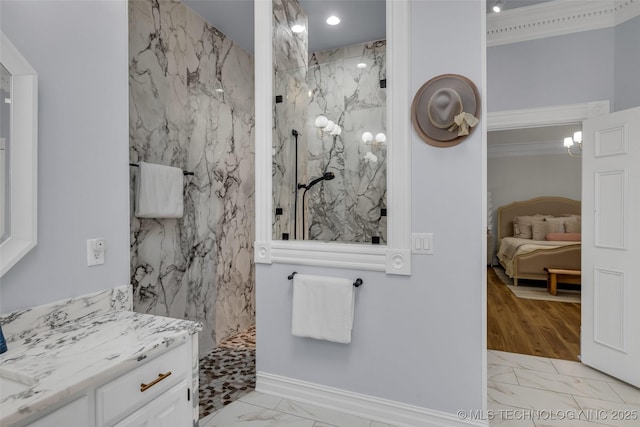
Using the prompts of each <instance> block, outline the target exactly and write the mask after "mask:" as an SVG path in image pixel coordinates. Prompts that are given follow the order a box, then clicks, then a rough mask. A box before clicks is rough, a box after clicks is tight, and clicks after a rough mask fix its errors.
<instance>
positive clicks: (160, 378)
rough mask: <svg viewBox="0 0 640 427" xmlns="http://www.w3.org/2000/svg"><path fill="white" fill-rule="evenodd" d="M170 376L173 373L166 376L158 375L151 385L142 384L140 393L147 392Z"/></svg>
mask: <svg viewBox="0 0 640 427" xmlns="http://www.w3.org/2000/svg"><path fill="white" fill-rule="evenodd" d="M169 375H171V371H169V372H167V373H166V374H158V378H156V379H155V380H153V381H151V382H150V383H149V384H145V383H142V384H140V391H141V392H143V391H145V390H148V389H150V388H151V387H153V386H154V385H156V384H158V383H159V382H160V381H162V380H163V379H165V378H167V377H168V376H169Z"/></svg>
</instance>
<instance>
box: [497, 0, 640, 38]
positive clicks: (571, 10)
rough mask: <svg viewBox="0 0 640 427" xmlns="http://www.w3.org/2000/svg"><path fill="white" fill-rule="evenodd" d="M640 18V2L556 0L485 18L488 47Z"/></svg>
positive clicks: (595, 28) (570, 32) (599, 27)
mask: <svg viewBox="0 0 640 427" xmlns="http://www.w3.org/2000/svg"><path fill="white" fill-rule="evenodd" d="M636 16H640V0H583V1H576V0H555V1H552V2H546V3H541V4H537V5H533V6H527V7H521V8H517V9H511V10H506V11H504V12H501V13H490V14H488V15H487V47H492V46H499V45H503V44H508V43H516V42H522V41H527V40H536V39H542V38H545V37H553V36H560V35H564V34H572V33H577V32H580V31H589V30H599V29H602V28H610V27H615V26H616V25H619V24H621V23H623V22H626V21H628V20H629V19H632V18H635V17H636Z"/></svg>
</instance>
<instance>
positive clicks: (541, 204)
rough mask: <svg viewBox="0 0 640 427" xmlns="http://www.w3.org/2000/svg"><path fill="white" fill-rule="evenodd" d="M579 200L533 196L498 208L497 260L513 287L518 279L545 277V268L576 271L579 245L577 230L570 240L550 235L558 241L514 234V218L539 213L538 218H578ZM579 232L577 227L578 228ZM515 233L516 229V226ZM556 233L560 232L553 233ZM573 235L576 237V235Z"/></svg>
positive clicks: (579, 252) (559, 219)
mask: <svg viewBox="0 0 640 427" xmlns="http://www.w3.org/2000/svg"><path fill="white" fill-rule="evenodd" d="M580 213H581V207H580V201H577V200H571V199H567V198H564V197H537V198H535V199H530V200H524V201H521V202H514V203H511V204H509V205H505V206H502V207H500V208H498V242H499V249H498V261H499V262H500V265H502V267H504V269H505V272H506V273H507V276H509V277H511V278H512V279H513V283H514V285H515V286H517V285H518V280H519V279H530V280H545V281H546V280H547V272H546V271H545V270H544V268H545V267H547V268H562V269H567V270H580V262H581V244H580V241H575V239H576V238H577V239H579V234H578V233H568V234H567V236H569V234H571V235H572V238H573V239H574V241H566V240H565V239H568V238H569V237H566V238H564V237H561V236H559V237H558V236H555V235H554V236H550V235H549V234H544V236H546V237H549V238H552V237H553V238H556V237H557V238H558V240H552V241H549V240H546V238H545V237H542V238H540V232H539V233H538V236H536V237H537V239H536V240H534V239H532V238H530V237H527V236H525V238H522V236H524V234H522V235H520V236H519V237H515V236H514V219H515V220H516V223H517V222H518V221H521V218H522V217H523V216H524V217H526V216H540V217H541V218H555V219H550V220H547V219H545V221H549V222H553V221H562V218H570V217H571V216H573V217H574V218H577V219H576V221H577V222H578V223H579V220H580ZM547 226H550V225H547ZM578 231H579V229H578ZM516 232H519V230H518V228H517V227H516ZM554 234H560V233H554ZM576 236H577V237H576Z"/></svg>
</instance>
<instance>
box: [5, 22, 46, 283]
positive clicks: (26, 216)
mask: <svg viewBox="0 0 640 427" xmlns="http://www.w3.org/2000/svg"><path fill="white" fill-rule="evenodd" d="M1 42H2V45H1V47H0V63H2V64H3V65H4V67H5V68H6V69H7V70H8V71H9V73H11V130H10V132H11V133H10V138H11V141H10V156H11V157H10V162H9V164H10V174H11V184H10V185H11V213H10V215H11V233H10V236H9V237H8V238H7V240H5V241H4V242H3V243H2V244H1V245H0V276H3V275H4V274H5V273H6V272H7V271H9V269H10V268H11V267H13V266H14V265H15V264H16V263H17V262H18V261H19V260H20V259H21V258H22V257H23V256H25V255H26V254H27V253H28V252H29V251H30V250H31V249H32V248H33V247H34V246H35V245H36V243H37V214H38V213H37V201H38V195H37V184H38V175H37V173H38V75H37V73H36V72H35V70H34V69H33V67H31V65H30V64H29V62H27V60H26V59H25V58H24V57H23V56H22V55H21V54H20V52H19V51H18V49H16V47H15V46H14V45H13V43H11V41H10V40H9V39H8V38H7V36H6V35H5V34H4V33H2V41H1Z"/></svg>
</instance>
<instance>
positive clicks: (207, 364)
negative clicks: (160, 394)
mask: <svg viewBox="0 0 640 427" xmlns="http://www.w3.org/2000/svg"><path fill="white" fill-rule="evenodd" d="M255 386H256V327H255V325H254V326H252V327H251V328H249V329H248V330H247V331H244V332H240V333H238V334H236V335H234V336H232V337H231V338H228V339H227V340H225V341H223V342H222V343H220V345H219V346H218V347H217V348H215V349H214V350H213V351H212V352H211V353H209V354H208V355H206V356H205V357H203V358H202V359H200V396H199V397H200V418H201V419H202V418H204V417H206V416H207V415H209V414H212V413H214V412H216V411H218V410H219V409H221V408H223V407H224V406H225V405H228V404H229V403H231V402H233V401H235V400H237V399H239V398H240V397H242V396H244V395H245V394H247V393H249V392H251V391H253V390H254V388H255Z"/></svg>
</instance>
